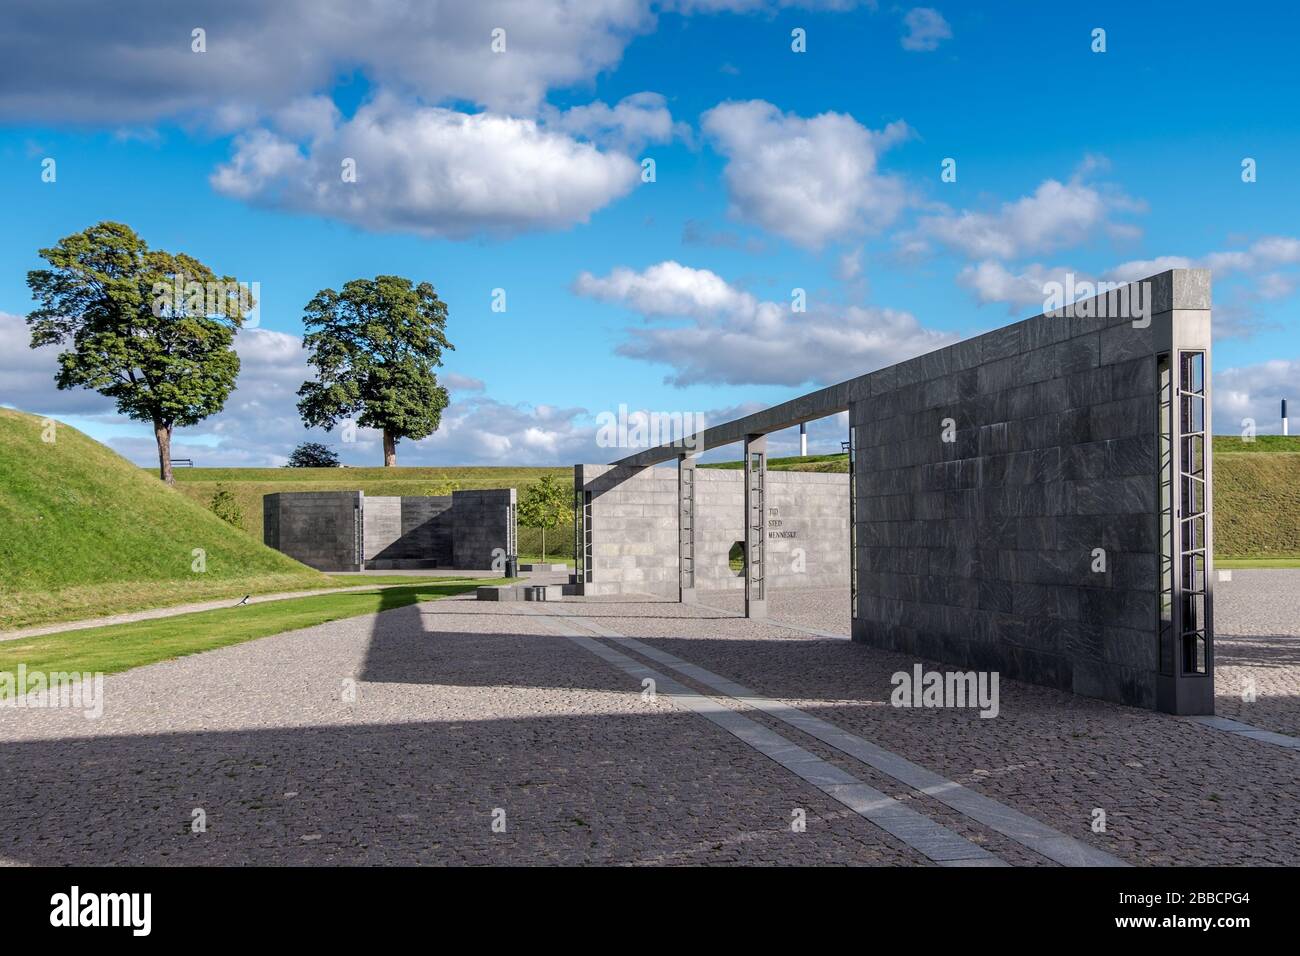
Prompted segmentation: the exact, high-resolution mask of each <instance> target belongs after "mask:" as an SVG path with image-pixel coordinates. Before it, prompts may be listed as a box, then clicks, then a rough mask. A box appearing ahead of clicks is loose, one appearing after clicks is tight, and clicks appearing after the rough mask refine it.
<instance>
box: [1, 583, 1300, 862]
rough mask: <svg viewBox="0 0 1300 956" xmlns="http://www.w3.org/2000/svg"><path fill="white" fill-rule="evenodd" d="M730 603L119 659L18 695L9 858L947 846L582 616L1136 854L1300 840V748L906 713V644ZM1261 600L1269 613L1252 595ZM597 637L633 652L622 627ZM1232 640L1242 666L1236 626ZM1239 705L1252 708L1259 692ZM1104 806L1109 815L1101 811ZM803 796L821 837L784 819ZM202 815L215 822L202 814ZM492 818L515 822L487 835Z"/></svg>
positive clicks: (567, 605)
mask: <svg viewBox="0 0 1300 956" xmlns="http://www.w3.org/2000/svg"><path fill="white" fill-rule="evenodd" d="M1246 581H1248V575H1247V574H1246V573H1244V572H1237V574H1236V576H1235V579H1234V581H1233V582H1232V583H1231V584H1228V585H1225V586H1221V587H1220V589H1219V592H1218V593H1219V602H1220V603H1219V605H1218V606H1219V611H1220V619H1219V625H1220V628H1221V630H1224V629H1228V628H1230V627H1232V625H1230V624H1228V623H1227V619H1228V617H1229V614H1228V613H1227V610H1226V609H1227V608H1229V607H1231V601H1232V598H1231V597H1230V591H1229V590H1228V589H1229V588H1231V587H1232V586H1233V585H1235V584H1238V583H1242V582H1246ZM1264 593H1271V591H1270V590H1269V589H1267V588H1266V589H1265V592H1264ZM1290 593H1294V589H1292V591H1291V592H1290ZM738 598H739V596H738V595H736V594H726V593H715V594H709V595H707V596H705V600H706V601H708V603H709V605H710V606H705V607H693V608H692V607H684V606H681V605H678V604H675V603H666V602H654V601H649V600H637V599H631V598H626V597H625V598H611V599H605V600H589V601H574V600H566V601H565V602H563V603H562V604H557V605H552V606H536V605H525V604H505V605H502V604H497V603H495V602H493V603H488V602H476V601H473V600H471V599H466V598H455V599H445V600H442V601H438V602H433V603H429V604H425V605H421V606H418V607H407V608H402V609H397V610H393V611H389V612H385V613H384V614H381V615H372V616H368V617H363V618H354V619H351V620H347V621H339V622H334V623H331V624H326V625H322V626H319V627H314V628H310V629H306V630H302V631H297V632H293V633H290V634H283V635H279V636H276V637H271V638H265V639H262V640H259V641H254V642H250V643H247V644H242V645H237V646H234V647H229V648H223V649H220V650H216V651H212V652H208V653H205V654H201V655H195V656H192V657H188V658H182V659H180V660H175V661H169V662H165V663H161V664H156V665H151V666H149V667H144V668H139V669H137V670H134V671H131V672H128V673H125V674H121V675H114V676H110V677H108V678H106V679H105V682H104V691H105V705H104V716H103V717H102V718H100V719H99V720H94V721H92V720H87V719H86V718H84V717H83V716H82V715H81V714H80V713H79V712H76V711H72V710H66V709H65V710H36V709H17V710H14V709H0V777H2V778H3V779H4V780H5V781H6V784H5V793H4V795H3V797H0V861H3V862H7V863H13V864H59V863H80V864H92V865H93V864H105V865H110V864H171V863H175V864H185V863H216V864H243V863H272V864H312V863H323V864H344V863H361V864H380V863H402V864H411V863H434V864H436V863H449V864H460V863H515V864H546V863H610V864H638V863H668V864H718V863H764V864H777V863H830V864H847V863H853V864H876V865H926V864H928V863H929V862H930V861H929V860H927V859H926V858H925V857H924V856H922V855H921V854H920V853H918V852H917V851H916V850H915V849H913V848H912V847H910V846H908V845H907V844H905V843H904V842H902V841H900V840H899V839H897V838H895V837H894V836H891V835H889V834H888V833H886V832H884V831H883V830H881V829H880V828H878V827H877V826H875V825H874V824H872V823H870V822H868V821H867V820H865V819H863V817H862V816H859V815H858V814H856V813H854V812H852V811H851V810H849V809H847V808H846V807H845V806H844V805H843V804H842V803H840V802H836V801H835V800H834V799H832V798H831V797H830V796H828V795H827V793H826V792H824V791H823V790H822V789H819V788H818V787H817V786H814V785H812V784H811V783H809V782H807V781H806V780H804V779H800V777H798V776H795V775H794V774H792V773H791V772H790V771H788V770H787V769H785V768H784V767H782V766H780V765H778V764H777V763H776V762H774V761H773V760H771V759H769V758H768V757H766V756H764V755H762V754H760V753H759V752H758V751H757V750H755V749H754V748H753V747H751V746H750V745H748V744H746V743H744V742H742V741H741V740H739V739H737V737H735V736H733V735H732V734H730V733H728V732H727V731H725V730H723V729H721V728H720V727H718V726H716V725H715V724H714V723H712V722H710V721H708V720H705V719H702V717H701V716H699V715H698V714H694V713H689V712H687V711H685V710H683V709H681V708H680V707H679V706H675V705H674V703H673V702H672V700H671V699H669V698H668V696H667V695H664V694H660V695H657V696H653V697H647V696H644V695H643V694H642V688H641V686H640V685H639V683H638V682H636V681H635V680H633V679H632V678H631V677H629V675H628V674H627V673H624V672H622V671H620V670H619V669H618V668H616V667H613V666H611V665H610V664H609V663H608V662H606V661H604V660H601V659H600V658H599V657H598V656H596V655H594V654H593V653H590V652H589V651H587V650H584V649H583V648H582V647H581V646H579V645H578V644H577V643H575V642H574V641H572V640H569V639H568V638H565V637H562V636H559V635H558V634H557V633H556V632H555V622H556V620H566V619H567V620H572V621H574V622H575V623H581V622H583V621H585V622H587V623H588V624H594V625H596V626H597V627H604V628H608V629H610V630H614V631H617V632H618V633H620V634H624V635H628V636H630V637H634V638H639V639H641V640H643V641H644V642H645V643H646V644H647V645H649V646H650V647H652V648H659V649H661V650H667V651H669V652H671V653H672V654H674V655H676V656H677V657H678V658H681V659H682V660H683V661H687V662H690V663H693V664H698V665H701V666H703V667H705V668H708V669H709V670H710V671H712V672H713V673H714V674H716V675H722V676H724V677H726V678H730V679H732V680H735V681H738V682H740V683H742V684H745V685H747V686H748V687H749V688H751V689H752V690H754V691H755V692H757V693H758V694H761V695H764V696H765V697H769V698H772V699H774V700H778V701H785V702H788V703H790V704H792V705H794V706H797V707H799V708H800V709H801V710H803V711H805V712H806V713H808V714H811V715H815V716H817V717H820V718H823V719H824V720H826V721H829V722H830V723H831V724H833V725H834V726H835V727H837V728H841V729H843V730H846V731H849V732H851V733H854V734H857V735H859V736H861V737H863V738H866V739H867V740H869V741H871V742H874V743H875V744H877V745H879V746H880V747H884V748H886V749H887V750H888V751H891V752H892V753H893V754H897V755H899V756H901V757H905V758H907V759H908V760H910V761H913V762H915V763H916V764H920V765H921V766H923V767H925V768H928V769H929V770H932V771H935V772H937V773H939V774H942V775H943V776H945V777H947V778H949V779H950V780H953V781H956V782H958V783H960V784H963V785H964V786H965V787H968V788H970V789H971V790H973V791H975V792H976V793H978V794H984V795H985V796H987V797H991V798H993V799H995V800H997V801H1000V802H1001V803H1002V804H1005V805H1006V806H1008V807H1011V808H1013V809H1015V810H1019V811H1020V812H1022V813H1024V814H1027V815H1029V816H1031V817H1034V818H1035V819H1037V820H1039V821H1041V822H1042V823H1045V824H1047V825H1049V826H1051V827H1053V828H1055V829H1056V830H1058V831H1060V832H1062V833H1064V834H1066V835H1068V836H1070V837H1073V838H1074V839H1076V840H1078V841H1081V842H1084V843H1087V844H1089V845H1090V846H1093V847H1096V848H1098V849H1101V850H1105V851H1107V852H1110V853H1112V854H1114V855H1115V856H1117V857H1120V858H1122V859H1124V860H1127V861H1129V862H1133V863H1137V864H1149V863H1155V864H1164V863H1257V864H1258V863H1294V862H1295V861H1296V860H1297V859H1298V858H1300V825H1298V824H1300V773H1298V772H1297V771H1298V770H1300V754H1297V753H1296V752H1294V751H1289V750H1286V749H1284V748H1280V747H1276V746H1272V745H1268V744H1264V743H1261V742H1258V741H1253V740H1249V739H1244V738H1240V737H1238V736H1237V735H1233V734H1226V733H1223V732H1221V731H1217V730H1214V729H1212V728H1208V727H1204V726H1201V725H1199V724H1195V723H1192V722H1190V721H1186V720H1181V719H1177V718H1172V717H1169V716H1166V715H1160V714H1152V713H1148V712H1145V711H1139V710H1133V709H1130V708H1124V707H1119V706H1115V705H1110V704H1106V703H1102V702H1098V701H1090V700H1084V699H1081V698H1075V697H1071V696H1069V695H1065V694H1060V693H1057V692H1053V691H1048V690H1045V689H1043V688H1036V687H1032V686H1028V685H1023V684H1016V683H1014V682H1011V681H1006V682H1003V683H1002V686H1001V688H1000V689H1001V713H1000V715H999V716H998V717H997V718H996V719H991V720H985V719H980V718H979V717H978V716H977V715H976V714H975V712H973V711H956V710H952V709H946V710H945V709H939V710H934V709H917V710H904V709H898V708H893V707H890V706H889V705H888V696H889V692H890V690H891V689H892V687H891V685H890V682H889V677H890V675H891V674H892V673H894V672H895V671H898V670H910V668H911V666H912V664H913V663H915V662H914V661H913V660H911V659H907V658H903V657H901V656H900V655H894V654H889V653H886V652H882V651H877V650H874V649H870V648H865V647H861V646H858V645H853V644H851V643H849V642H847V641H843V640H834V639H826V638H820V637H815V636H812V635H810V634H807V633H805V632H801V631H795V630H791V629H789V628H783V627H779V626H777V624H776V623H775V622H772V623H759V622H751V621H745V620H743V619H737V618H736V617H735V616H734V607H735V605H736V602H737V601H738ZM1242 601H1243V605H1244V606H1247V607H1251V608H1258V607H1260V606H1261V605H1260V599H1259V597H1258V595H1251V594H1243V595H1242ZM846 608H847V596H846V594H845V592H843V591H832V592H826V591H819V592H784V593H781V592H778V593H775V594H773V595H772V599H771V613H772V615H773V618H774V619H775V620H776V621H788V622H791V623H796V624H799V625H801V626H804V627H808V628H812V629H815V630H824V631H830V632H838V633H847V613H846ZM554 614H560V615H563V616H564V618H563V619H555V618H551V617H550V615H554ZM1267 620H1268V619H1267V618H1260V621H1261V622H1266V621H1267ZM1282 620H1283V623H1285V618H1284V619H1282ZM1262 626H1263V630H1262V631H1260V633H1264V632H1265V631H1268V627H1269V626H1270V625H1267V624H1264V625H1262ZM1243 627H1244V626H1243ZM1293 630H1294V626H1293ZM1270 633H1271V632H1270ZM601 643H602V644H604V645H606V646H609V647H614V648H618V649H619V650H620V651H621V652H622V653H624V654H627V655H628V656H629V657H636V658H640V655H638V654H637V653H636V651H635V650H634V649H631V648H629V647H625V646H620V642H619V641H618V640H617V639H601ZM1219 660H1220V667H1221V668H1225V667H1226V668H1233V667H1238V666H1240V667H1245V666H1247V664H1246V663H1245V662H1244V661H1245V658H1240V659H1239V658H1238V657H1236V656H1233V657H1231V658H1230V657H1229V654H1228V652H1227V651H1226V650H1225V649H1224V647H1223V646H1222V645H1221V647H1220V658H1219ZM1239 660H1240V661H1242V663H1239V662H1238V661H1239ZM1274 669H1278V670H1281V669H1284V666H1283V665H1282V664H1275V665H1274ZM674 676H676V677H679V678H681V682H682V684H685V685H687V687H688V688H690V689H692V690H695V691H698V692H700V693H701V694H704V693H709V694H712V696H713V697H714V698H720V695H718V694H717V693H716V692H711V691H709V690H708V689H707V688H705V687H703V686H702V685H700V684H698V683H697V682H695V681H693V680H691V679H689V678H683V677H681V675H674ZM1278 686H1282V685H1278ZM1261 687H1262V685H1261ZM1291 696H1292V697H1293V698H1294V694H1292V695H1291ZM353 697H354V699H352V698H353ZM1260 699H1261V700H1263V699H1265V698H1264V696H1263V694H1262V692H1261V698H1260ZM721 700H722V703H723V704H724V705H725V706H726V707H728V708H731V709H735V710H738V711H743V712H744V713H745V714H746V715H747V716H748V717H749V718H750V719H751V720H753V721H754V722H755V723H756V724H759V725H762V726H763V727H765V728H768V729H769V730H771V731H774V732H775V733H777V734H780V735H781V736H783V737H785V738H787V739H788V740H789V741H790V742H791V743H792V744H797V746H798V747H800V748H804V749H805V750H806V751H808V752H810V753H811V754H813V755H815V756H816V757H820V758H821V759H822V760H823V761H825V762H826V763H827V764H830V765H833V766H834V767H836V768H840V769H841V770H842V771H844V772H846V773H849V774H851V775H852V776H853V777H854V778H856V779H857V780H859V781H861V782H862V783H864V784H867V785H869V786H870V787H874V788H876V789H877V790H880V791H881V792H883V793H884V794H887V795H888V796H891V797H893V798H895V799H896V800H899V801H900V802H903V803H905V804H906V805H907V806H910V807H912V808H914V809H916V810H918V811H919V812H920V813H921V814H923V815H924V816H926V817H928V818H929V819H931V820H933V821H935V822H936V823H939V824H941V825H942V826H944V827H947V828H949V829H950V830H952V831H953V832H955V833H957V834H958V835H960V836H962V837H964V838H965V839H966V840H968V841H970V842H971V843H974V844H976V845H978V846H981V847H984V848H985V849H987V850H988V851H989V852H991V853H993V854H994V855H996V857H998V858H999V859H1000V860H1002V861H1004V862H1007V863H1012V864H1025V865H1045V864H1050V861H1049V860H1047V859H1045V858H1043V857H1042V856H1040V855H1038V854H1036V853H1035V852H1033V851H1032V850H1030V849H1027V848H1026V847H1025V846H1022V845H1021V844H1020V843H1018V842H1017V841H1015V840H1012V839H1009V838H1008V837H1006V836H1004V835H1002V834H1001V833H997V832H993V831H992V830H990V829H989V828H988V827H986V826H984V825H983V824H980V823H978V822H976V821H974V820H972V819H970V818H969V817H967V816H964V815H962V814H961V813H958V812H956V811H954V810H953V809H952V808H951V807H949V806H946V805H944V804H942V803H940V802H939V801H938V800H936V799H934V798H933V797H930V796H925V795H923V794H921V793H918V792H917V791H915V790H913V789H911V788H909V787H907V786H905V785H903V784H900V783H899V782H898V781H897V780H895V779H891V777H890V776H889V775H887V774H885V773H882V772H880V771H878V770H876V769H874V768H872V767H868V766H866V765H864V764H863V763H862V762H860V761H858V760H855V759H853V758H851V757H848V756H847V755H845V754H844V753H842V752H841V751H840V750H837V749H835V748H833V747H831V746H827V745H826V744H825V743H823V742H822V741H820V740H817V739H814V738H813V737H810V736H808V735H806V734H804V733H803V732H802V731H800V730H797V729H794V728H792V727H791V726H790V725H789V724H788V723H783V722H781V721H779V720H776V719H774V718H773V717H772V716H770V715H768V714H765V713H759V712H757V711H754V710H753V709H747V708H745V707H743V706H742V705H741V704H740V703H738V702H736V701H733V700H730V699H727V698H721ZM1291 703H1292V706H1294V699H1293V700H1292V702H1291ZM1254 706H1258V705H1254ZM1282 710H1283V711H1285V708H1283V709H1282ZM1225 715H1226V716H1236V717H1237V719H1242V720H1250V721H1251V722H1254V723H1260V724H1261V725H1262V722H1261V720H1260V718H1258V717H1256V716H1255V714H1254V712H1250V713H1242V714H1225ZM1274 729H1279V730H1283V729H1285V728H1283V727H1281V726H1279V727H1276V728H1274ZM1097 808H1100V809H1102V810H1104V811H1105V813H1106V820H1107V830H1106V832H1105V833H1093V832H1092V829H1091V826H1090V823H1091V821H1092V819H1093V811H1094V809H1097ZM795 810H804V811H805V813H806V818H807V826H806V830H805V831H804V832H795V831H793V830H792V829H791V825H790V824H791V820H792V813H793V812H794V811H795ZM195 811H202V813H203V815H204V816H205V818H206V832H198V833H196V832H192V821H193V820H194V819H195V816H196V813H195ZM498 811H504V815H503V817H504V824H505V830H504V832H494V829H493V821H494V814H495V819H497V820H501V819H502V814H501V813H500V812H498Z"/></svg>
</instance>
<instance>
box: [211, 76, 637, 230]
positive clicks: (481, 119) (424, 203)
mask: <svg viewBox="0 0 1300 956" xmlns="http://www.w3.org/2000/svg"><path fill="white" fill-rule="evenodd" d="M347 159H351V160H353V161H355V168H356V181H355V182H345V181H344V178H343V176H342V163H343V162H344V160H347ZM638 172H639V167H638V166H637V164H636V163H635V162H634V161H633V160H631V159H629V158H628V157H627V156H624V155H622V154H619V153H602V152H600V151H599V150H598V149H596V147H594V146H592V145H591V144H589V143H582V142H578V141H577V140H574V139H572V138H570V137H568V136H565V135H562V134H559V133H553V132H550V131H548V130H546V129H545V128H543V127H541V126H539V125H538V124H537V123H536V122H535V121H533V120H528V119H517V118H512V117H507V116H498V115H493V114H486V113H478V114H466V113H460V112H457V111H454V110H448V109H442V108H438V107H410V106H409V105H407V104H403V103H399V102H398V101H397V100H395V99H394V98H393V97H391V96H387V95H381V96H380V97H378V98H376V100H375V101H374V102H372V103H369V104H367V105H366V106H363V107H362V108H361V109H359V110H358V111H357V112H356V114H355V115H354V116H353V117H352V119H350V120H348V121H347V122H344V123H341V124H339V125H336V126H334V127H333V128H331V129H330V130H329V131H328V132H322V133H320V134H318V135H317V136H316V138H315V139H313V140H312V141H311V143H310V144H309V145H308V146H307V147H306V148H305V149H302V148H300V147H299V146H298V145H297V144H296V143H294V142H292V141H290V140H287V139H284V138H282V137H281V136H280V135H278V134H277V133H274V132H272V131H270V130H267V129H259V130H255V131H253V132H251V133H248V134H245V135H243V136H241V137H239V138H238V139H237V144H236V149H235V154H234V156H233V157H232V158H231V160H230V161H229V162H228V163H226V164H225V165H223V166H221V167H219V168H218V169H217V171H216V172H215V173H214V174H213V176H212V184H213V186H214V187H215V188H216V189H217V190H219V191H220V192H223V193H225V194H227V195H230V196H234V197H237V198H240V199H244V200H248V201H252V202H256V203H259V204H262V205H267V206H273V207H277V208H282V209H288V210H293V211H298V212H306V213H315V214H318V215H324V216H331V217H334V218H338V219H342V220H344V221H346V222H350V223H352V224H354V225H357V226H360V227H362V228H366V229H372V230H378V231H402V232H414V233H417V234H420V235H428V236H435V235H436V236H444V237H450V238H464V237H467V236H471V235H477V234H495V235H510V234H513V233H517V232H521V231H526V230H534V229H558V228H564V227H566V226H570V225H573V224H575V223H579V222H585V221H586V220H587V219H588V217H589V216H590V215H591V214H592V213H593V212H595V211H596V210H597V209H600V208H601V207H603V206H605V205H606V204H608V203H609V202H611V201H613V200H614V199H617V198H619V197H620V196H623V195H625V194H626V193H628V192H629V191H630V190H631V189H632V188H633V187H634V185H635V184H636V182H637V180H638V178H639V177H638Z"/></svg>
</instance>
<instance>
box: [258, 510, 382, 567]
mask: <svg viewBox="0 0 1300 956" xmlns="http://www.w3.org/2000/svg"><path fill="white" fill-rule="evenodd" d="M361 504H362V494H361V492H359V491H296V492H282V493H279V494H273V495H266V496H265V497H263V499H262V528H263V531H262V535H263V540H264V541H265V542H266V544H267V545H268V546H269V547H272V548H275V549H276V550H278V551H282V552H284V553H285V554H287V555H289V557H291V558H294V559H295V560H298V561H301V562H302V563H303V564H306V565H308V566H309V567H313V568H316V569H318V570H321V571H360V570H361V568H362V558H361V554H362V550H361V549H362V524H361V522H362V518H361Z"/></svg>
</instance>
